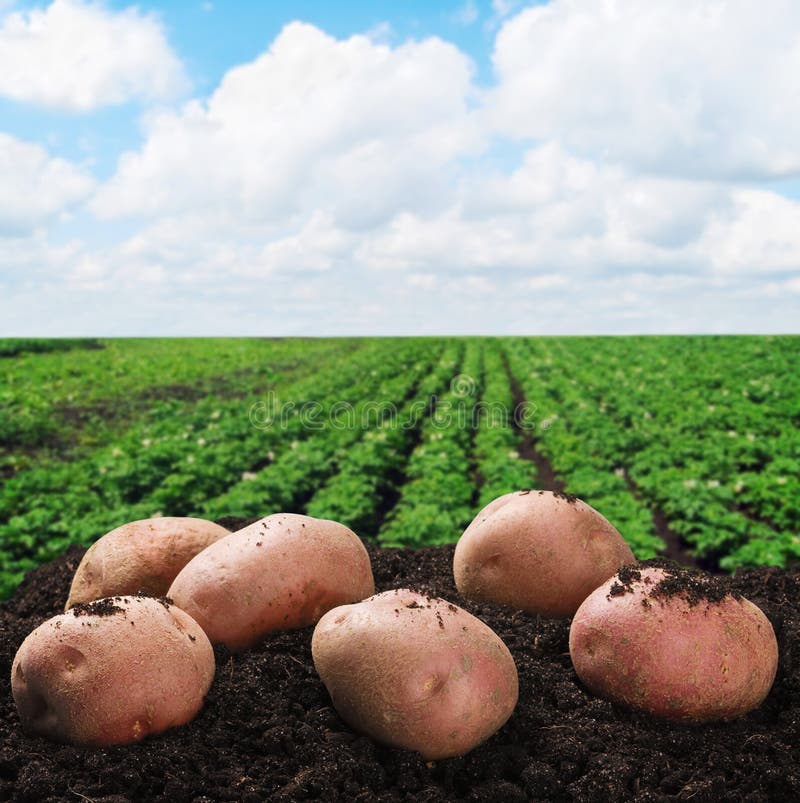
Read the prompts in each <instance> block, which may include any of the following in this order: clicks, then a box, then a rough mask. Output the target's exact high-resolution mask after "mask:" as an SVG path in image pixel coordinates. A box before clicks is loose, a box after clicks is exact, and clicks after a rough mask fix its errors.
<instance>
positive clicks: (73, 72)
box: [0, 0, 187, 111]
mask: <svg viewBox="0 0 800 803" xmlns="http://www.w3.org/2000/svg"><path fill="white" fill-rule="evenodd" d="M186 83H187V80H186V76H185V74H184V71H183V67H182V65H181V63H180V61H179V59H178V58H177V56H176V55H175V54H174V53H173V51H172V50H171V49H170V47H169V44H168V42H167V39H166V37H165V35H164V31H163V29H162V26H161V23H160V22H159V20H158V19H157V17H155V16H153V15H152V14H143V13H142V12H141V11H139V9H138V8H136V7H135V6H133V7H131V8H128V9H125V10H123V11H112V10H110V9H107V8H106V7H105V6H104V5H103V4H101V3H97V2H84V0H53V2H52V3H51V4H50V5H49V6H48V7H47V8H45V9H40V8H34V9H31V10H29V11H13V12H11V13H8V14H7V15H6V16H5V17H4V18H3V20H2V23H1V24H0V95H2V96H5V97H8V98H11V99H13V100H17V101H23V102H29V103H34V104H39V105H42V106H47V107H53V108H61V109H69V110H74V111H87V110H91V109H95V108H98V107H100V106H107V105H111V104H119V103H124V102H125V101H128V100H130V99H132V98H144V99H147V100H153V99H161V98H169V97H172V96H174V95H175V94H176V93H178V92H179V91H181V90H182V89H183V88H184V87H185V86H186Z"/></svg>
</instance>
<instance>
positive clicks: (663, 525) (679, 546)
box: [623, 471, 719, 572]
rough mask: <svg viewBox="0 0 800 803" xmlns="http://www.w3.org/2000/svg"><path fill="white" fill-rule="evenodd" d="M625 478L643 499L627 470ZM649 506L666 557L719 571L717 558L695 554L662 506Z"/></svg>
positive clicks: (684, 564)
mask: <svg viewBox="0 0 800 803" xmlns="http://www.w3.org/2000/svg"><path fill="white" fill-rule="evenodd" d="M623 479H624V480H625V484H626V485H627V486H628V490H629V491H630V492H631V495H632V496H633V497H634V498H635V499H638V500H639V501H643V500H642V494H641V491H640V490H639V488H638V487H637V485H636V483H635V482H634V481H633V480H632V479H631V478H630V477H629V476H628V472H627V471H625V472H624V474H623ZM646 504H647V503H646ZM648 507H650V509H651V511H652V514H653V527H654V528H655V531H656V535H658V537H659V538H660V539H661V540H662V541H663V542H664V543H665V544H666V549H665V550H664V557H666V558H669V559H670V560H674V561H677V562H678V563H680V564H681V565H683V566H692V567H694V568H695V569H703V570H704V571H707V572H718V571H719V565H718V564H717V561H716V560H708V559H704V558H698V557H696V556H695V555H694V553H693V552H692V549H691V547H690V546H689V544H688V543H687V542H686V541H685V540H684V539H683V538H681V537H680V536H679V535H678V534H677V533H676V532H675V531H674V530H673V529H671V528H670V526H669V522H668V521H667V514H666V513H664V511H663V510H661V508H660V507H653V506H652V505H648Z"/></svg>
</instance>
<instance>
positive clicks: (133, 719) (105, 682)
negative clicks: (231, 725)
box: [11, 596, 214, 745]
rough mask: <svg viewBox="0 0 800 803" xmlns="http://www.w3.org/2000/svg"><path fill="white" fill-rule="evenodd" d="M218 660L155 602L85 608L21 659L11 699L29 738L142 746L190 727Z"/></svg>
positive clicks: (65, 617) (26, 646) (41, 634)
mask: <svg viewBox="0 0 800 803" xmlns="http://www.w3.org/2000/svg"><path fill="white" fill-rule="evenodd" d="M213 679H214V652H213V650H212V648H211V644H210V643H209V641H208V638H206V635H205V633H203V631H202V629H201V628H200V626H199V625H198V624H197V622H195V621H194V620H193V619H192V618H191V617H190V616H189V615H188V614H186V613H185V612H184V611H182V610H180V609H178V608H176V607H175V606H174V605H170V604H169V603H168V602H167V601H165V600H157V599H153V598H151V597H135V596H134V597H111V598H106V599H102V600H97V601H95V602H91V603H88V604H79V605H76V606H75V607H74V608H72V609H71V610H70V611H68V612H67V613H62V614H60V615H59V616H54V617H53V618H52V619H48V620H47V621H46V622H44V623H43V624H42V625H40V626H39V627H37V628H36V629H35V630H34V631H33V632H32V633H31V634H30V635H29V636H28V637H27V638H26V639H25V640H24V641H23V642H22V645H21V646H20V648H19V650H18V651H17V654H16V657H15V658H14V661H13V664H12V667H11V690H12V693H13V696H14V701H15V703H16V705H17V710H18V711H19V716H20V719H21V721H22V727H23V729H24V730H25V731H26V732H27V733H30V734H35V735H39V736H46V737H49V738H51V739H55V740H58V741H63V742H71V743H73V744H82V745H110V744H123V743H126V742H135V741H138V740H139V739H142V738H144V737H145V736H147V735H148V734H150V733H158V732H159V731H163V730H166V729H167V728H170V727H172V726H174V725H182V724H184V723H186V722H188V721H189V720H191V719H192V718H193V717H194V716H195V715H196V714H197V712H198V711H199V710H200V708H201V706H202V704H203V699H204V697H205V695H206V692H208V689H209V687H210V686H211V681H212V680H213Z"/></svg>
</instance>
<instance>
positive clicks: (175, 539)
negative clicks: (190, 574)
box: [65, 516, 230, 610]
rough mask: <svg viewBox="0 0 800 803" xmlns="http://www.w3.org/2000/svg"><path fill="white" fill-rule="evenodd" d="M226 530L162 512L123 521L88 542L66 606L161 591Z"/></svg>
mask: <svg viewBox="0 0 800 803" xmlns="http://www.w3.org/2000/svg"><path fill="white" fill-rule="evenodd" d="M226 535H230V531H229V530H226V529H225V528H224V527H220V526H219V525H218V524H214V522H212V521H206V520H205V519H193V518H181V517H172V516H163V517H159V518H153V519H142V520H141V521H132V522H129V523H128V524H123V525H122V526H121V527H117V528H116V529H115V530H112V531H111V532H110V533H107V534H106V535H104V536H102V538H99V539H98V540H97V541H95V542H94V543H93V544H92V545H91V546H90V547H89V549H88V551H87V552H86V554H85V555H84V556H83V560H81V562H80V564H79V565H78V568H77V570H76V571H75V576H74V577H73V579H72V586H71V587H70V590H69V598H68V599H67V604H66V608H65V609H66V610H69V609H70V608H71V607H72V606H73V605H76V604H78V603H79V602H91V601H92V600H95V599H101V598H102V597H113V596H116V595H121V594H135V593H137V592H138V591H141V592H143V593H145V594H152V595H153V596H162V595H164V594H166V592H167V589H168V588H169V587H170V585H171V583H172V581H173V580H174V579H175V577H176V575H177V574H178V572H179V571H180V570H181V569H182V568H183V567H184V566H185V565H186V564H187V563H188V562H189V561H190V560H191V559H192V558H193V557H194V556H195V555H196V554H197V553H198V552H201V551H202V550H204V549H205V548H206V547H207V546H209V544H213V543H214V542H215V541H218V540H219V539H220V538H224V537H225V536H226Z"/></svg>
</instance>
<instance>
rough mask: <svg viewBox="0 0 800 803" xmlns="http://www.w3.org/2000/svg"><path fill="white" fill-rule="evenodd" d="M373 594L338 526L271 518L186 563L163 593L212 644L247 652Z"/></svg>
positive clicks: (361, 562) (363, 563) (350, 538)
mask: <svg viewBox="0 0 800 803" xmlns="http://www.w3.org/2000/svg"><path fill="white" fill-rule="evenodd" d="M374 592H375V583H374V582H373V579H372V566H371V565H370V560H369V555H367V550H366V549H365V548H364V545H363V544H362V543H361V541H360V539H359V538H358V536H357V535H356V534H355V533H354V532H353V531H352V530H350V529H348V528H347V527H345V526H344V525H343V524H339V523H338V522H335V521H329V520H327V519H315V518H311V517H310V516H301V515H298V514H295V513H276V514H274V515H272V516H267V517H266V518H263V519H261V520H260V521H257V522H256V523H255V524H251V525H250V526H249V527H245V528H244V529H242V530H239V531H237V532H235V533H232V534H231V535H229V536H227V537H226V538H223V539H221V540H220V541H217V542H216V543H214V544H212V545H211V546H210V547H208V548H207V549H205V550H204V551H203V552H201V553H200V554H199V555H197V556H196V557H195V558H193V559H192V560H191V561H189V563H188V564H187V565H186V566H185V567H184V569H183V570H182V571H181V572H180V574H178V576H177V577H176V578H175V582H174V583H173V584H172V586H171V587H170V589H169V592H168V596H169V597H171V598H172V599H173V600H174V602H175V604H176V605H178V607H180V608H183V609H184V610H185V611H187V612H188V613H189V614H190V615H191V616H193V617H194V618H195V619H196V620H197V621H198V622H199V624H200V626H201V627H202V628H203V630H205V632H206V633H207V635H208V637H209V638H210V639H211V641H212V643H214V644H217V643H220V642H221V643H223V644H225V645H226V646H227V647H228V649H230V650H232V651H239V650H244V649H247V648H248V647H250V646H252V645H253V644H255V643H256V642H258V641H260V640H261V639H262V638H263V637H264V636H266V635H267V634H268V633H272V632H274V631H276V630H292V629H294V628H299V627H307V626H308V625H313V624H314V623H316V622H317V620H318V619H319V618H320V616H322V614H323V613H325V612H326V611H328V610H330V609H331V608H335V607H336V606H337V605H342V604H344V603H347V602H355V601H357V600H361V599H364V598H365V597H368V596H370V595H371V594H373V593H374Z"/></svg>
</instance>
